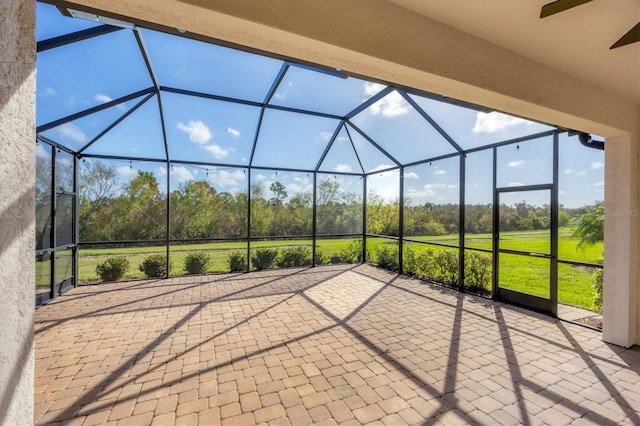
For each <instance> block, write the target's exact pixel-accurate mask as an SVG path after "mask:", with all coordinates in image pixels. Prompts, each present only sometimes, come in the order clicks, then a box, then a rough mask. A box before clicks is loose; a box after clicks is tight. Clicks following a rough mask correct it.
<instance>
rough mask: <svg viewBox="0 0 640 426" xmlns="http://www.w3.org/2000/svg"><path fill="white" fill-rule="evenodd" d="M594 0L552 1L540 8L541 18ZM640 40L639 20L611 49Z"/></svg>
mask: <svg viewBox="0 0 640 426" xmlns="http://www.w3.org/2000/svg"><path fill="white" fill-rule="evenodd" d="M590 1H593V0H556V1H553V2H551V3H547V4H545V5H544V6H542V9H541V10H540V18H546V17H548V16H551V15H555V14H556V13H560V12H564V11H565V10H569V9H573V8H574V7H577V6H581V5H583V4H585V3H589V2H590ZM639 41H640V22H638V23H637V24H636V25H635V26H634V27H633V28H631V29H630V30H629V31H627V33H626V34H625V35H623V36H622V37H621V38H620V40H618V41H616V42H615V43H614V44H613V45H612V46H611V47H610V48H609V49H616V48H618V47H622V46H626V45H628V44H631V43H637V42H639Z"/></svg>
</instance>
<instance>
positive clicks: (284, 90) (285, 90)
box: [273, 81, 293, 100]
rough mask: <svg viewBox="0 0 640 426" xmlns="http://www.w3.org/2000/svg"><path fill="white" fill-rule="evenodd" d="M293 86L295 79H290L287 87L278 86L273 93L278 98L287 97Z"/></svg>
mask: <svg viewBox="0 0 640 426" xmlns="http://www.w3.org/2000/svg"><path fill="white" fill-rule="evenodd" d="M292 86H293V81H290V82H289V83H288V84H287V86H286V87H284V88H283V87H282V86H280V87H278V90H277V91H276V94H275V95H273V97H274V98H276V99H280V100H282V99H285V98H286V97H287V95H288V94H289V91H290V90H291V87H292Z"/></svg>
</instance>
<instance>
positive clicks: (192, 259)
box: [184, 251, 211, 274]
mask: <svg viewBox="0 0 640 426" xmlns="http://www.w3.org/2000/svg"><path fill="white" fill-rule="evenodd" d="M210 264H211V256H209V255H208V254H207V253H205V252H203V251H200V252H197V253H189V254H188V255H187V257H185V258H184V270H185V271H187V273H189V274H204V273H205V272H207V268H208V267H209V265H210Z"/></svg>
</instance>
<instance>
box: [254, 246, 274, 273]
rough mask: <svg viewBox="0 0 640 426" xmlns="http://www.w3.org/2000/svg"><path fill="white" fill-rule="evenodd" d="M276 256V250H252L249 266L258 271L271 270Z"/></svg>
mask: <svg viewBox="0 0 640 426" xmlns="http://www.w3.org/2000/svg"><path fill="white" fill-rule="evenodd" d="M277 256H278V250H273V249H267V248H265V249H257V250H254V252H253V254H252V255H251V264H252V265H253V267H254V268H256V269H257V270H258V271H261V270H263V269H267V268H271V267H272V266H273V263H274V261H275V260H276V257H277Z"/></svg>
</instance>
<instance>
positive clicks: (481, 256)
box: [464, 252, 491, 295]
mask: <svg viewBox="0 0 640 426" xmlns="http://www.w3.org/2000/svg"><path fill="white" fill-rule="evenodd" d="M464 288H465V289H466V290H467V291H470V292H472V293H478V294H482V295H487V294H489V293H490V292H491V290H490V288H491V256H489V255H487V254H485V253H476V252H467V253H465V255H464Z"/></svg>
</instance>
